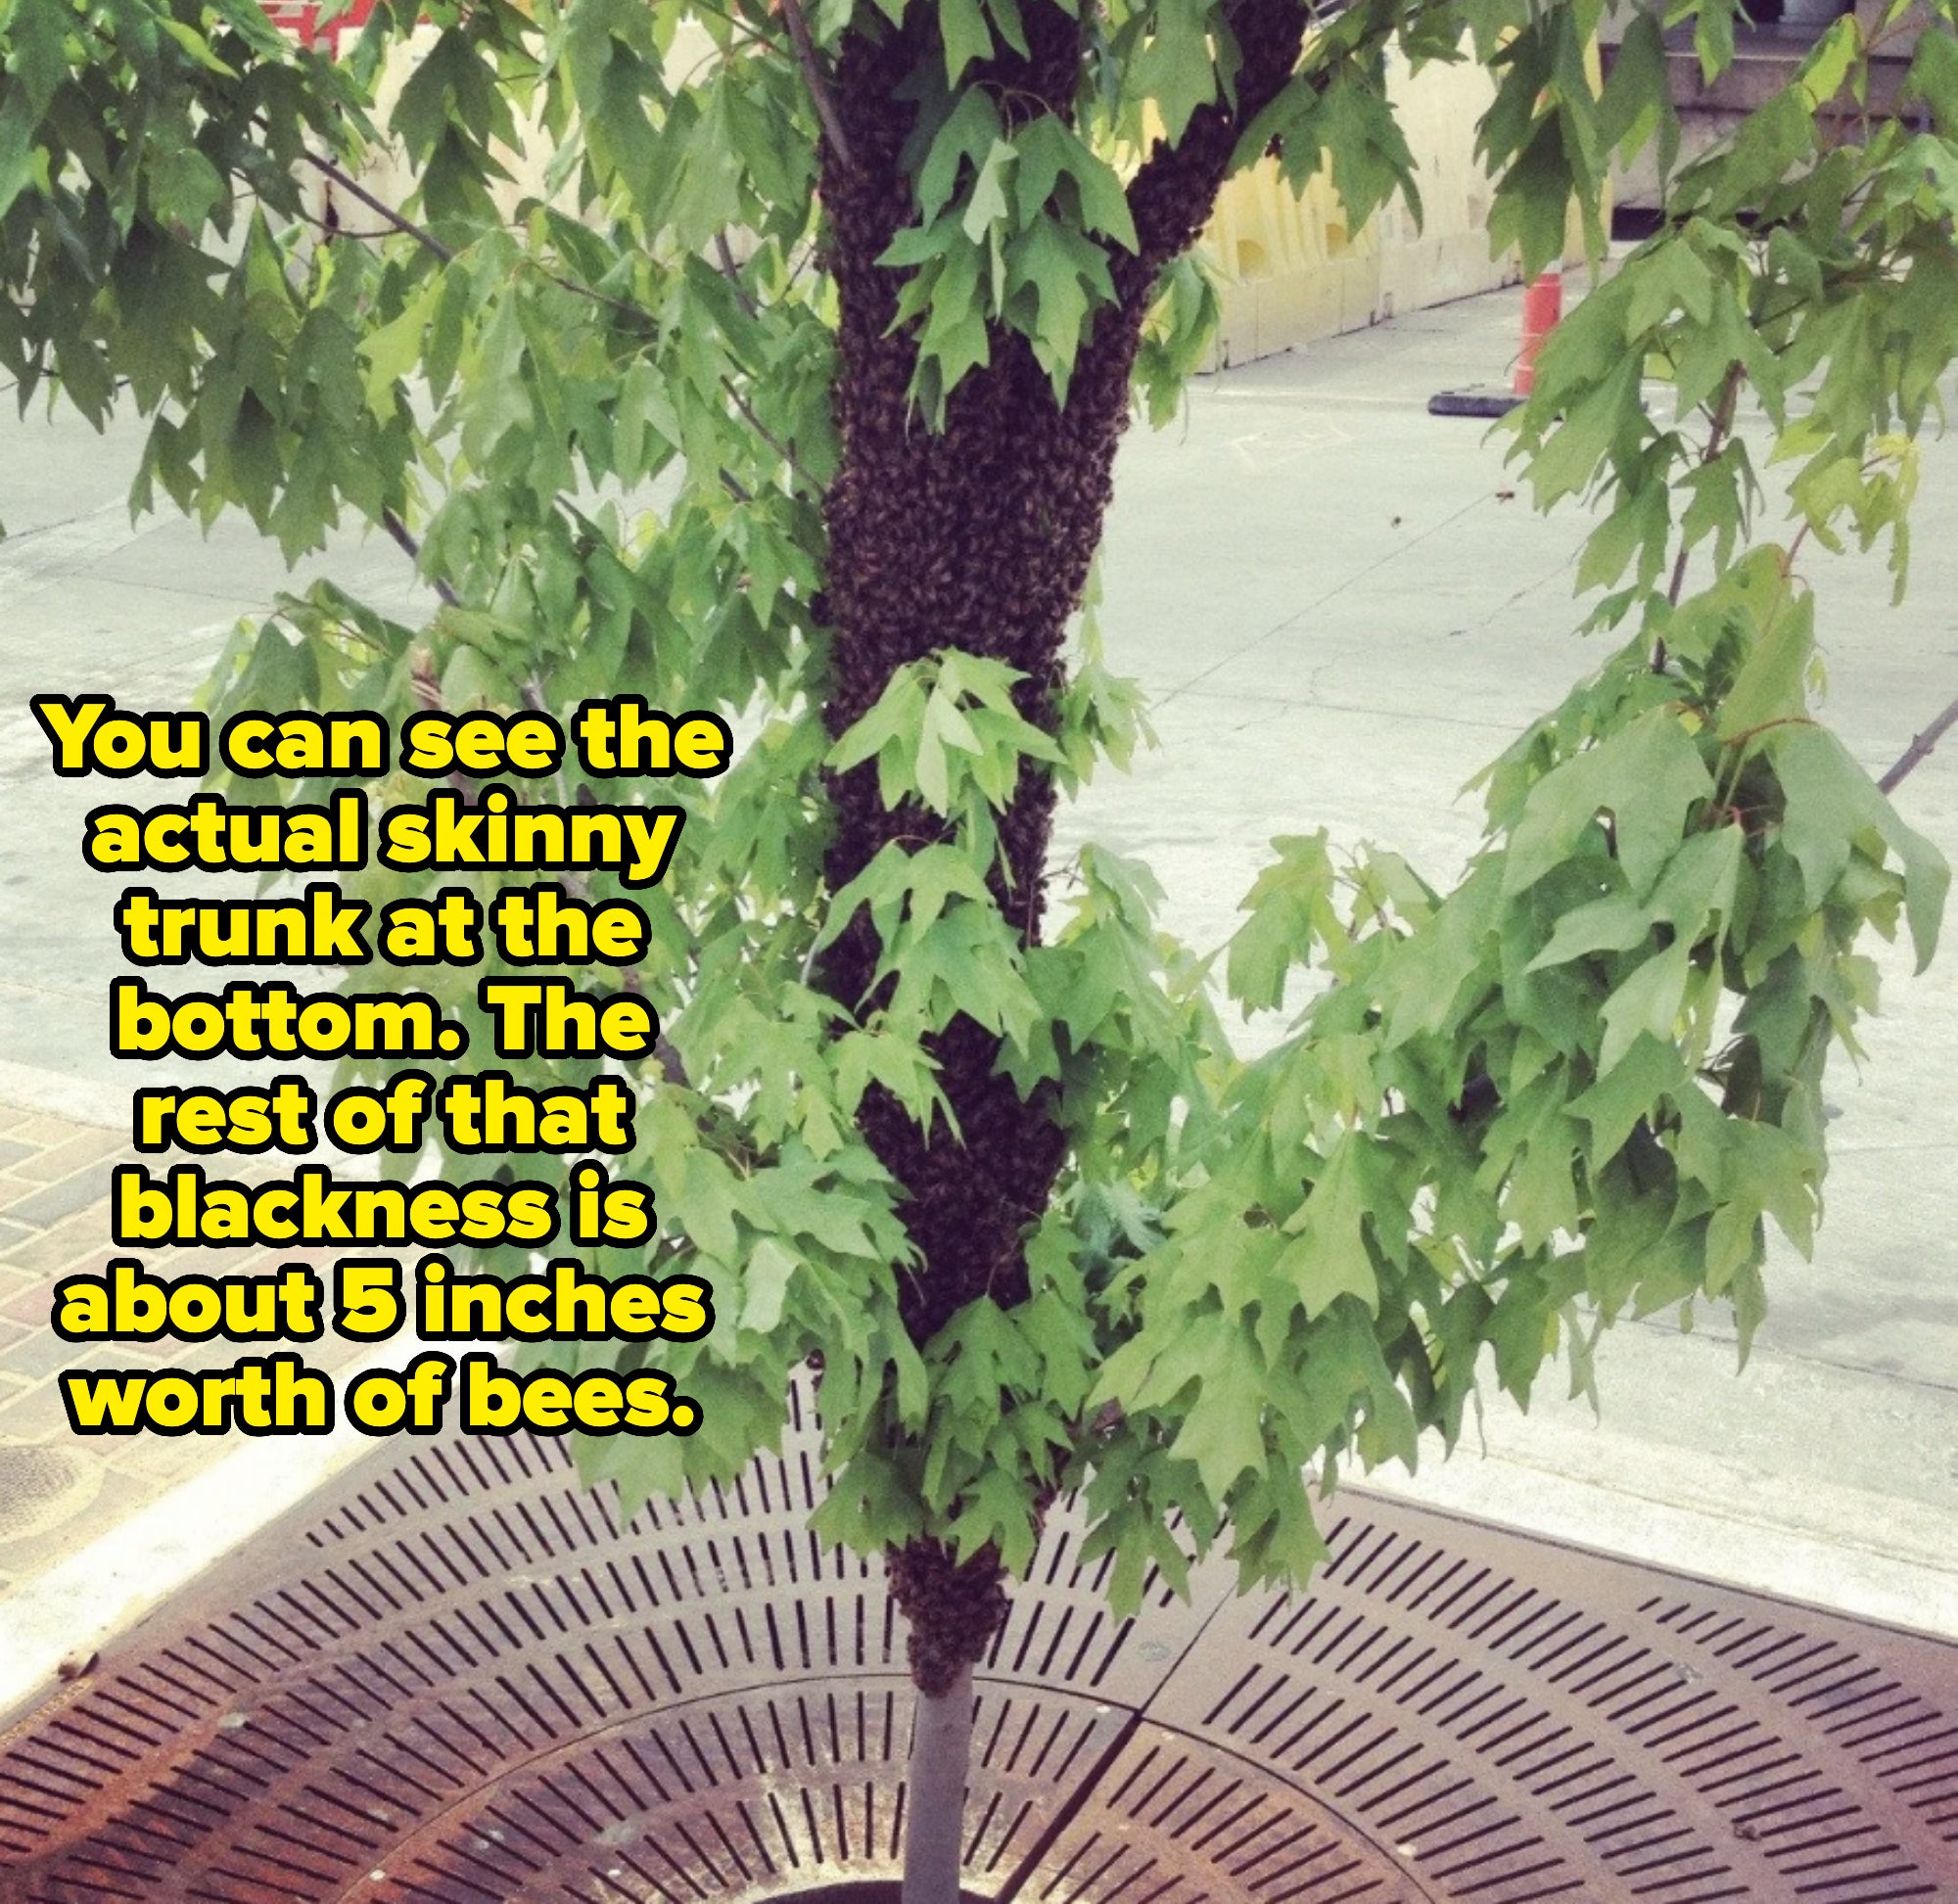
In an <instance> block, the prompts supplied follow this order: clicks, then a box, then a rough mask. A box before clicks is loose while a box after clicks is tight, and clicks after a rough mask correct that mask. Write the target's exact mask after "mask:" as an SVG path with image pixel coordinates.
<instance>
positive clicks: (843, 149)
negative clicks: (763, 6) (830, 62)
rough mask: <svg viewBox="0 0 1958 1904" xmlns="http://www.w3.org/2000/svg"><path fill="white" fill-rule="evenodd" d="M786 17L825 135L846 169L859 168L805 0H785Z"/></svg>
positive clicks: (823, 134)
mask: <svg viewBox="0 0 1958 1904" xmlns="http://www.w3.org/2000/svg"><path fill="white" fill-rule="evenodd" d="M781 4H782V21H783V23H784V24H785V25H786V26H787V27H788V29H789V38H790V39H791V40H792V41H794V43H795V55H796V64H797V65H798V66H799V67H801V68H802V76H803V78H804V79H805V80H806V81H807V82H808V85H809V96H810V99H811V100H812V101H813V102H814V103H815V106H816V117H817V118H818V119H820V120H821V121H822V136H823V137H824V138H825V139H827V140H828V141H829V149H830V150H831V151H832V152H833V153H835V155H836V157H837V158H838V160H839V161H841V163H842V164H843V167H844V169H845V170H846V171H855V170H856V169H857V161H856V160H855V159H854V158H852V156H851V153H850V141H849V140H848V139H846V138H845V137H844V136H843V121H842V119H841V118H840V117H838V116H837V112H836V102H835V100H833V99H832V98H831V97H830V96H829V81H828V79H827V78H826V77H825V76H824V73H823V70H822V61H821V60H820V59H819V58H818V57H817V55H816V42H815V41H814V40H813V39H811V38H810V36H809V22H808V21H807V20H806V19H804V17H803V11H802V0H781Z"/></svg>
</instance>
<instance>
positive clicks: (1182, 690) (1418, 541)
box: [1153, 495, 1493, 708]
mask: <svg viewBox="0 0 1958 1904" xmlns="http://www.w3.org/2000/svg"><path fill="white" fill-rule="evenodd" d="M1491 500H1493V496H1490V495H1479V496H1476V497H1474V498H1473V499H1472V500H1471V501H1469V502H1466V503H1464V504H1463V505H1462V507H1461V508H1460V509H1457V510H1456V511H1455V512H1454V513H1453V514H1452V515H1448V516H1444V517H1443V518H1442V519H1441V521H1439V522H1438V523H1433V524H1430V525H1429V526H1428V527H1427V528H1426V529H1423V530H1422V531H1421V532H1420V534H1415V535H1410V536H1408V537H1407V539H1406V540H1405V541H1402V542H1400V543H1399V544H1397V545H1396V546H1395V547H1394V548H1392V549H1390V550H1389V551H1388V552H1387V553H1386V554H1385V555H1382V556H1380V557H1379V558H1378V559H1377V560H1376V561H1374V562H1371V563H1369V564H1368V565H1367V566H1366V567H1365V568H1363V569H1356V570H1355V571H1354V572H1353V573H1352V574H1351V575H1350V576H1348V577H1347V578H1346V580H1344V581H1340V582H1335V583H1334V584H1333V585H1332V586H1331V587H1330V588H1329V589H1327V591H1326V592H1325V593H1324V594H1323V595H1317V596H1315V597H1314V598H1313V599H1312V600H1311V601H1309V602H1307V603H1306V604H1305V606H1304V607H1302V608H1299V609H1296V610H1294V611H1293V612H1292V613H1291V614H1289V615H1287V616H1285V617H1283V618H1282V620H1280V621H1278V622H1275V623H1274V624H1273V625H1272V626H1271V627H1268V628H1267V629H1265V631H1264V632H1263V633H1262V634H1258V635H1253V636H1252V637H1251V639H1250V640H1249V641H1246V642H1245V643H1243V644H1242V646H1240V647H1236V648H1234V649H1232V650H1231V652H1230V653H1229V654H1227V655H1222V656H1220V657H1219V658H1218V659H1217V660H1216V661H1215V662H1213V663H1212V664H1211V665H1210V666H1209V667H1208V668H1206V669H1204V670H1202V671H1201V672H1200V673H1195V674H1192V675H1190V676H1189V679H1188V680H1186V681H1182V682H1179V683H1178V684H1177V685H1176V686H1175V687H1173V688H1170V689H1169V690H1168V691H1167V692H1165V693H1163V694H1161V695H1159V696H1157V697H1156V699H1155V701H1154V703H1153V705H1154V706H1155V707H1159V708H1160V707H1167V706H1168V705H1169V703H1170V702H1172V701H1174V700H1175V699H1176V698H1177V697H1178V696H1179V695H1181V694H1188V693H1190V692H1192V691H1193V690H1194V689H1195V688H1196V687H1197V686H1198V685H1199V684H1200V683H1201V682H1203V681H1207V680H1208V679H1209V678H1210V677H1211V676H1212V675H1213V674H1215V673H1218V672H1219V671H1220V670H1222V669H1225V668H1228V667H1229V666H1230V665H1231V664H1232V663H1233V662H1234V661H1240V660H1242V659H1243V657H1244V656H1246V655H1248V654H1250V653H1251V652H1252V650H1253V649H1256V648H1261V647H1263V646H1264V644H1265V643H1266V642H1267V641H1269V640H1270V639H1271V638H1272V636H1273V635H1275V634H1282V633H1283V632H1284V631H1285V629H1286V628H1289V627H1294V626H1296V625H1297V624H1298V623H1300V622H1303V621H1304V620H1305V619H1306V618H1307V617H1308V616H1310V615H1313V614H1316V613H1317V612H1318V611H1319V610H1320V609H1322V608H1324V607H1325V606H1326V604H1327V603H1328V602H1329V601H1335V600H1337V599H1338V597H1339V596H1341V595H1343V594H1345V593H1346V591H1347V590H1348V589H1349V588H1354V587H1357V586H1358V585H1359V584H1360V583H1361V582H1363V581H1367V580H1371V579H1372V578H1373V577H1375V576H1376V575H1378V574H1379V573H1380V571H1381V570H1382V569H1384V568H1386V567H1387V566H1388V565H1389V564H1390V563H1394V562H1398V561H1399V560H1400V559H1401V558H1402V557H1403V556H1405V555H1406V554H1407V553H1408V551H1409V550H1410V549H1416V548H1419V547H1420V546H1421V545H1422V543H1423V542H1425V541H1428V540H1430V539H1431V538H1432V537H1434V536H1436V535H1439V534H1441V532H1442V531H1443V530H1444V529H1450V528H1453V527H1454V525H1455V524H1457V523H1459V522H1460V521H1461V520H1462V519H1463V518H1464V517H1465V516H1469V515H1472V514H1473V513H1474V512H1475V511H1476V510H1477V509H1479V508H1480V507H1481V506H1482V505H1483V504H1484V503H1486V502H1489V501H1491Z"/></svg>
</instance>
